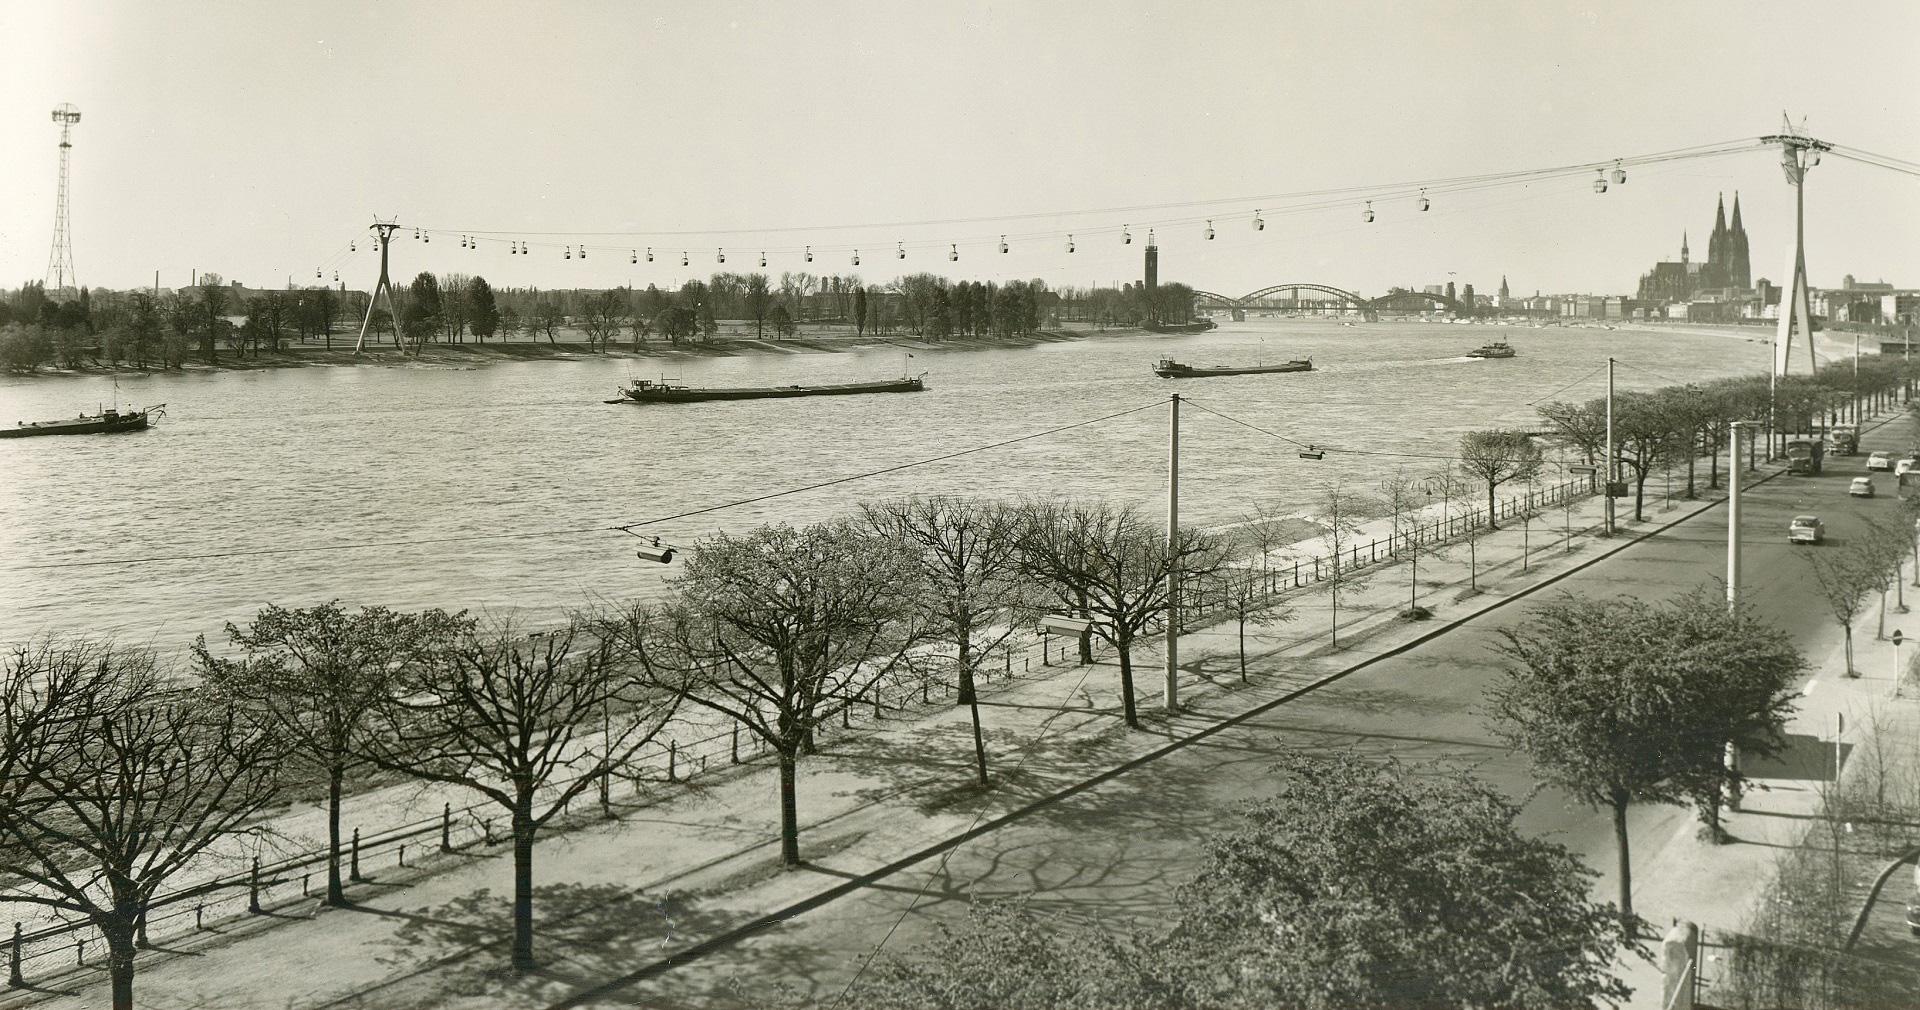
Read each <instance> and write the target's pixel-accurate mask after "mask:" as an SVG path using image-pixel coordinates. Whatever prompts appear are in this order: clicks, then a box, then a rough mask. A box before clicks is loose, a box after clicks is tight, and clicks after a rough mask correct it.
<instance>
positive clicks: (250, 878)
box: [247, 856, 260, 914]
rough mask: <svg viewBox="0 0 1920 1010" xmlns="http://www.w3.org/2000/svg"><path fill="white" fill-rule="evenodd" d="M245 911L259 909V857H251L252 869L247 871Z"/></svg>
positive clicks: (254, 911)
mask: <svg viewBox="0 0 1920 1010" xmlns="http://www.w3.org/2000/svg"><path fill="white" fill-rule="evenodd" d="M247 911H249V912H253V913H255V914H258V913H259V911H260V857H259V856H255V857H253V869H252V870H250V871H248V873H247Z"/></svg>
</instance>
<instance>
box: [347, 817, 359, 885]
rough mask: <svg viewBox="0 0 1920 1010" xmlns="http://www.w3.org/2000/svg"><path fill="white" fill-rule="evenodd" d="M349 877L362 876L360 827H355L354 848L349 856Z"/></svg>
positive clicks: (350, 878) (356, 877)
mask: <svg viewBox="0 0 1920 1010" xmlns="http://www.w3.org/2000/svg"><path fill="white" fill-rule="evenodd" d="M347 879H348V880H359V879H361V877H360V829H359V828H354V829H353V850H352V853H351V854H350V855H349V856H348V857H347Z"/></svg>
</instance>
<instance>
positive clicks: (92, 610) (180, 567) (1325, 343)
mask: <svg viewBox="0 0 1920 1010" xmlns="http://www.w3.org/2000/svg"><path fill="white" fill-rule="evenodd" d="M1500 338H1505V339H1507V340H1509V341H1510V342H1511V343H1513V344H1514V346H1515V347H1516V348H1517V349H1518V350H1519V352H1520V356H1519V357H1517V358H1513V359H1507V360H1492V361H1487V360H1477V359H1470V358H1465V357H1462V354H1463V353H1464V352H1465V351H1467V350H1469V349H1471V348H1473V347H1476V346H1478V345H1480V344H1482V343H1486V342H1488V341H1490V340H1494V339H1500ZM913 353H914V355H915V356H914V358H913V359H912V360H910V361H909V360H903V358H902V351H901V350H900V349H899V348H893V347H875V348H871V349H867V350H861V351H855V352H850V353H842V354H794V355H747V356H737V357H720V358H687V359H684V360H682V359H672V360H663V361H652V360H645V361H632V360H608V359H600V358H592V357H584V356H583V357H582V358H581V359H578V360H566V361H532V362H513V363H499V364H491V365H486V366H482V367H477V368H436V367H428V366H411V367H407V366H402V367H314V368H296V369H277V370H266V371H259V372H217V373H203V374H185V375H149V376H144V377H123V378H122V380H121V383H120V393H119V395H120V400H121V402H122V403H123V404H128V403H132V404H155V403H162V402H164V403H166V404H167V405H168V406H167V414H166V417H165V418H164V419H163V420H162V421H161V422H160V424H159V425H158V426H157V427H156V428H154V429H153V430H150V431H147V432H142V433H138V434H131V435H115V436H73V437H56V438H30V439H9V440H5V441H0V641H4V642H12V641H18V640H21V639H23V638H27V637H30V636H33V635H36V634H41V633H48V632H63V633H65V632H86V633H90V634H113V635H116V636H118V637H120V638H121V639H123V640H132V641H143V642H152V643H154V644H156V645H159V646H163V647H173V646H177V645H179V644H181V643H184V642H189V641H191V640H192V639H193V638H194V636H196V635H199V634H206V635H207V636H208V638H209V640H210V641H218V640H220V638H221V628H222V624H223V622H226V621H245V620H246V619H248V618H249V617H250V616H251V615H252V614H253V613H254V611H255V610H257V609H258V608H259V607H260V606H261V605H263V604H265V603H267V602H275V603H280V604H283V605H288V606H298V605H310V604H313V603H318V602H321V601H324V600H327V599H331V598H336V597H337V598H340V599H342V600H345V601H346V602H348V603H349V604H356V605H366V604H384V605H387V606H392V607H398V608H421V607H428V606H440V607H447V608H450V609H458V608H465V609H469V610H473V611H476V612H477V611H482V610H485V611H492V612H515V613H518V614H521V615H522V616H524V617H525V618H526V619H527V620H529V621H532V622H535V623H541V622H547V621H552V620H556V619H558V618H560V617H561V616H562V615H564V614H565V613H566V612H567V611H568V610H569V609H573V608H578V607H582V606H588V605H592V604H593V603H595V602H596V601H599V600H606V599H616V600H617V599H625V598H629V597H632V596H636V595H651V594H654V593H657V592H659V591H660V589H661V587H662V585H663V579H665V578H666V577H668V576H670V574H671V571H672V568H671V567H664V568H663V567H662V566H659V565H655V564H651V563H648V562H641V561H637V560H635V558H634V555H633V548H634V547H635V546H636V545H637V544H638V543H639V541H635V540H633V539H632V538H631V537H629V536H626V535H623V534H620V533H616V532H608V531H606V529H605V528H606V527H609V526H612V525H614V524H617V523H631V522H636V521H641V520H647V519H652V518H656V517H663V516H672V515H676V514H679V513H683V512H687V511H690V510H693V509H697V508H701V507H705V506H709V505H718V504H722V503H726V502H731V501H736V500H742V499H748V498H755V497H758V496H761V495H766V494H770V493H772V492H776V491H780V490H782V489H787V488H793V487H798V486H801V485H806V484H812V483H816V482H820V481H824V480H829V479H832V478H836V477H841V476H848V475H854V474H859V473H863V472H866V471H870V470H876V469H880V468H883V467H888V466H893V465H897V464H901V463H906V462H911V461H914V460H919V459H925V458H929V457H934V456H939V455H942V454H945V453H950V452H955V451H958V450H961V449H967V448H971V447H974V446H978V445H982V444H986V443H991V442H996V441H1000V440H1004V439H1009V438H1014V437H1016V436H1020V435H1024V434H1028V433H1031V432H1036V431H1040V430H1043V429H1047V428H1052V427H1056V426H1059V425H1063V424H1069V423H1072V422H1076V421H1082V420H1086V419H1090V418H1096V417H1100V416H1102V415H1106V414H1111V413H1114V412H1117V411H1122V410H1126V409H1128V408H1133V407H1141V406H1146V405H1155V406H1154V407H1153V409H1150V410H1145V411H1141V412H1138V413H1134V414H1129V415H1127V416H1125V417H1121V418H1117V419H1114V420H1111V421H1107V422H1104V423H1100V424H1095V425H1088V426H1085V427H1079V428H1075V429H1073V430H1071V431H1065V432H1061V433H1059V434H1055V435H1050V436H1047V437H1044V438H1038V439H1032V440H1028V441H1023V442H1020V443H1018V444H1015V445H1011V446H1007V447H1005V448H1001V449H995V450H992V451H988V452H981V453H975V454H971V455H967V456H963V457H960V458H957V459H953V460H948V461H945V462H940V463H934V464H929V465H926V466H919V467H914V468H911V469H907V470H902V471H899V472H896V473H891V474H886V475H883V476H879V477H874V478H870V479H865V480H860V481H854V482H850V483H845V484H839V485H836V486H833V487H830V488H824V489H821V490H817V491H810V492H806V493H803V494H797V495H788V496H783V497H778V498H774V499H771V500H768V501H763V502H759V503H756V504H750V505H743V506H740V507H735V508H728V509H722V510H719V511H714V512H709V513H707V514H704V515H700V516H696V517H691V518H686V519H680V520H675V521H671V522H666V523H661V524H658V525H655V526H649V527H647V529H648V531H650V532H657V533H659V534H660V535H662V536H663V537H665V538H666V540H667V541H668V542H670V543H675V544H682V545H685V544H690V543H692V542H694V541H696V540H697V539H698V538H699V537H700V536H701V535H703V534H705V533H709V532H711V531H713V530H716V529H727V530H731V531H736V532H737V531H743V530H746V529H748V528H750V527H752V526H754V525H756V524H759V523H764V522H769V521H774V520H785V521H790V522H795V523H798V522H806V521H815V520H819V519H823V518H827V517H832V516H837V515H842V514H845V513H847V512H848V511H849V510H851V509H852V508H853V507H854V505H855V504H856V503H857V502H859V501H860V500H862V499H871V498H882V497H889V496H897V495H903V494H908V493H922V494H928V493H953V494H966V495H996V496H1003V497H1016V496H1023V495H1099V496H1103V497H1107V498H1111V499H1115V500H1121V501H1129V502H1135V503H1138V504H1140V505H1142V506H1143V507H1144V508H1146V509H1148V510H1150V511H1151V513H1152V514H1153V515H1155V516H1161V515H1164V508H1165V496H1166V491H1165V480H1166V450H1167V447H1166V435H1167V409H1166V401H1167V395H1168V393H1169V392H1172V391H1175V390H1178V391H1179V392H1181V393H1182V394H1183V395H1184V396H1186V397H1188V398H1189V400H1190V402H1191V404H1192V405H1190V406H1188V407H1186V408H1184V409H1183V410H1182V412H1181V460H1182V464H1181V518H1182V520H1183V521H1185V522H1190V523H1195V524H1199V525H1219V524H1224V523H1228V522H1232V521H1234V520H1235V519H1237V518H1240V517H1241V516H1242V515H1244V514H1245V513H1246V512H1247V511H1248V509H1249V508H1250V507H1251V506H1252V505H1253V503H1254V502H1255V501H1267V502H1273V503H1277V504H1280V505H1282V506H1285V507H1296V508H1297V507H1304V506H1306V504H1307V503H1308V502H1309V501H1310V500H1311V499H1312V498H1313V496H1314V495H1315V494H1316V493H1317V491H1318V490H1319V489H1321V488H1323V487H1325V486H1326V484H1327V483H1328V482H1329V481H1331V480H1336V479H1337V480H1343V481H1345V482H1348V483H1350V484H1360V485H1365V484H1370V483H1372V482H1375V481H1377V480H1378V479H1379V478H1380V477H1381V476H1383V475H1384V474H1385V473H1386V472H1387V471H1390V470H1392V469H1394V468H1396V467H1399V466H1406V467H1408V468H1409V469H1410V470H1424V469H1427V468H1430V467H1431V466H1433V465H1434V461H1431V460H1424V459H1415V458H1404V459H1402V458H1395V457H1388V456H1360V455H1352V454H1341V453H1333V454H1329V455H1328V456H1327V457H1326V459H1325V460H1323V461H1317V462H1316V461H1308V460H1302V459H1300V458H1299V456H1298V452H1297V449H1296V448H1295V447H1294V446H1292V445H1290V444H1287V443H1285V442H1283V441H1280V440H1278V439H1275V438H1272V437H1270V436H1268V435H1264V434H1261V433H1259V432H1256V431H1253V430H1251V429H1249V428H1247V427H1243V426H1241V425H1238V424H1234V423H1232V422H1230V421H1227V420H1224V419H1222V418H1220V417H1218V416H1216V415H1213V414H1209V413H1207V412H1206V411H1205V410H1202V409H1199V408H1201V407H1205V408H1211V409H1213V410H1217V411H1220V412H1221V413H1224V414H1228V415H1231V416H1233V417H1236V418H1239V419H1240V420H1242V421H1245V422H1247V423H1249V424H1253V425H1257V426H1259V427H1262V428H1265V429H1267V430H1269V431H1272V432H1276V433H1279V434H1282V435H1285V436H1288V437H1290V438H1294V439H1298V440H1300V441H1305V442H1316V443H1321V444H1328V443H1330V444H1333V445H1335V446H1340V447H1354V448H1366V449H1373V450H1385V451H1393V452H1406V453H1436V454H1445V453H1447V452H1449V451H1451V449H1452V447H1453V446H1454V445H1455V444H1456V442H1457V440H1458V438H1459V436H1460V434H1461V433H1463V432H1466V431H1470V430H1474V429H1479V428H1488V427H1494V426H1521V427H1538V421H1537V416H1536V415H1535V413H1534V410H1533V408H1532V407H1531V406H1529V405H1528V401H1531V400H1535V399H1538V398H1542V397H1544V396H1546V395H1547V394H1550V393H1553V392H1554V391H1555V390H1557V389H1559V388H1560V387H1561V386H1563V385H1566V384H1568V383H1572V382H1575V380H1577V379H1581V377H1582V375H1583V374H1584V373H1587V372H1589V371H1591V370H1593V369H1595V368H1596V367H1597V366H1601V365H1603V364H1604V362H1605V359H1606V357H1607V356H1608V355H1609V354H1611V355H1614V356H1615V357H1617V358H1619V359H1620V361H1621V362H1622V365H1621V366H1620V367H1619V369H1618V371H1617V385H1618V387H1619V388H1622V389H1635V388H1653V387H1657V386H1661V385H1667V384H1669V383H1671V382H1682V381H1693V380H1698V379H1704V378H1714V377H1719V376H1725V375H1732V374H1737V373H1751V372H1760V371H1763V370H1764V369H1765V367H1766V360H1767V359H1766V347H1765V345H1764V344H1763V343H1755V342H1752V341H1749V340H1745V339H1742V338H1740V337H1737V336H1726V335H1718V336H1716V335H1709V334H1705V333H1684V332H1641V331H1633V330H1625V329H1621V330H1608V329H1604V328H1601V327H1580V328H1571V327H1565V328H1563V327H1545V328H1531V327H1525V326H1511V327H1496V326H1489V325H1473V326H1468V325H1441V324H1436V323H1420V322H1406V321H1402V322H1381V323H1355V324H1352V325H1343V324H1341V323H1340V322H1338V321H1330V320H1321V321H1305V320H1278V319H1255V320H1251V321H1249V322H1246V323H1226V324H1223V325H1222V327H1221V328H1220V329H1218V330H1215V331H1213V332H1210V333H1207V334H1202V335H1197V336H1157V335H1129V336H1096V337H1094V338H1091V339H1087V340H1077V341H1064V342H1057V343H1046V344H1041V345H1039V346H1035V347H1023V348H997V349H987V350H956V351H942V350H930V349H915V350H914V351H913ZM1162 355H1172V356H1174V357H1176V358H1178V359H1180V360H1182V361H1185V362H1189V363H1198V364H1209V363H1214V362H1231V363H1241V362H1248V361H1253V360H1255V359H1264V360H1267V361H1274V360H1279V359H1284V358H1292V357H1308V356H1310V357H1312V359H1313V361H1314V365H1315V370H1314V371H1313V372H1310V373H1295V374H1277V375H1260V376H1236V377H1226V378H1215V379H1203V380H1178V381H1175V380H1164V379H1158V378H1155V377H1154V376H1153V375H1152V374H1151V373H1150V372H1149V366H1150V365H1151V364H1152V362H1153V361H1154V360H1155V359H1156V358H1158V357H1160V356H1162ZM903 365H905V366H908V367H910V368H911V369H912V370H913V371H915V372H920V371H925V372H926V373H927V382H928V385H929V387H930V388H929V390H928V391H927V392H924V393H919V394H889V395H875V396H852V397H815V398H805V399H796V400H762V401H743V402H733V403H707V404H689V405H676V406H636V405H631V404H615V405H609V404H605V403H602V402H601V401H602V400H604V399H606V398H608V397H609V396H611V395H612V393H613V390H614V388H615V387H616V385H618V384H619V383H620V382H622V381H624V380H625V379H626V378H628V377H629V376H638V375H644V376H648V377H653V376H656V375H658V374H660V373H661V372H662V370H663V369H664V370H665V372H666V374H667V375H668V376H669V377H679V378H681V379H684V380H685V381H686V382H688V383H689V384H693V385H760V384H785V383H795V382H816V381H818V382H833V381H853V380H860V379H874V378H884V377H888V376H894V375H898V374H899V373H900V370H901V368H902V366H903ZM1604 391H1605V378H1604V374H1603V373H1602V374H1595V375H1592V376H1590V377H1587V378H1585V379H1584V380H1583V381H1580V382H1578V383H1577V384H1576V385H1574V386H1573V387H1572V388H1570V389H1567V390H1565V391H1564V392H1562V393H1560V394H1559V395H1558V397H1557V398H1560V399H1583V398H1587V397H1593V396H1599V395H1601V394H1602V393H1604ZM112 395H113V390H112V386H111V384H110V383H109V382H108V381H107V380H105V379H101V378H47V377H40V378H27V377H5V378H0V424H11V423H12V422H13V421H15V420H36V419H45V418H54V417H60V416H63V415H71V414H74V413H78V412H79V411H80V410H81V409H83V408H84V409H88V410H91V409H92V408H93V407H94V405H95V402H96V401H106V400H109V399H110V398H111V397H112ZM559 530H583V532H570V533H563V534H559V535H552V536H526V537H519V538H513V539H495V540H482V541H463V542H443V543H414V544H409V545H399V546H379V547H374V548H370V549H355V550H331V549H325V550H312V551H301V552H297V553H267V554H248V553H245V552H253V551H270V550H277V549H282V548H331V547H334V546H337V545H354V544H366V543H390V542H394V541H426V540H435V539H441V538H456V537H468V536H472V535H476V534H499V533H544V532H546V531H559ZM180 555H222V556H215V557H199V558H193V559H188V560H159V561H145V562H143V563H129V564H120V563H110V564H80V563H83V562H100V561H109V562H118V561H128V560H135V559H150V558H158V557H177V556H180ZM49 565H54V566H62V567H42V566H49Z"/></svg>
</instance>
